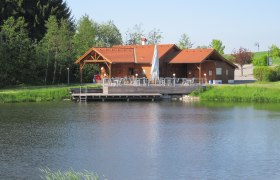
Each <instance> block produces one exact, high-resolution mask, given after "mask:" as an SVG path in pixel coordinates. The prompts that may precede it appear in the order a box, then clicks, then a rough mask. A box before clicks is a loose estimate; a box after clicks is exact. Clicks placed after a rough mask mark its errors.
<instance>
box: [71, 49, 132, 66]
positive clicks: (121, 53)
mask: <svg viewBox="0 0 280 180" xmlns="http://www.w3.org/2000/svg"><path fill="white" fill-rule="evenodd" d="M94 53H98V56H101V57H102V59H103V60H106V61H108V62H110V63H134V51H133V49H126V48H118V49H117V48H90V49H89V50H88V51H87V52H86V53H85V54H84V55H83V56H81V57H80V58H79V59H77V60H76V61H75V63H79V62H80V61H82V60H91V59H92V57H91V56H93V55H94Z"/></svg>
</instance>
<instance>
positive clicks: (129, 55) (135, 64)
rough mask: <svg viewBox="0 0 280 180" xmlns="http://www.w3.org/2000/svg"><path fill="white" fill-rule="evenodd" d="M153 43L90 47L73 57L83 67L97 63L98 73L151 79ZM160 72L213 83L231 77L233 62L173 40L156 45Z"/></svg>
mask: <svg viewBox="0 0 280 180" xmlns="http://www.w3.org/2000/svg"><path fill="white" fill-rule="evenodd" d="M154 47H155V46H154V45H127V46H113V47H112V48H95V47H93V48H90V49H89V50H88V51H87V52H86V53H85V54H84V55H82V56H81V57H80V58H79V59H78V60H76V61H75V63H76V64H79V65H80V73H81V80H82V71H83V67H84V66H85V65H86V64H97V65H98V66H99V68H100V76H101V78H104V77H108V78H111V77H135V76H137V77H139V78H142V77H145V78H148V79H150V77H151V75H150V71H151V64H152V58H153V53H154ZM157 49H158V58H159V76H160V77H173V76H174V75H175V76H176V77H178V78H199V79H202V78H204V79H207V80H209V81H213V82H216V83H228V82H229V81H232V80H234V70H235V68H237V66H236V65H234V64H233V63H231V62H230V61H228V60H227V59H225V58H224V57H223V56H222V55H220V54H219V53H218V52H217V51H216V50H214V49H185V50H180V49H179V48H178V47H177V46H176V45H175V44H159V45H157Z"/></svg>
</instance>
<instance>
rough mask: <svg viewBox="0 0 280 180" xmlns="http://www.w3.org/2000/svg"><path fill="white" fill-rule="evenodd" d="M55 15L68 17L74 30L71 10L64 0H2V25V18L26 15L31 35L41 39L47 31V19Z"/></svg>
mask: <svg viewBox="0 0 280 180" xmlns="http://www.w3.org/2000/svg"><path fill="white" fill-rule="evenodd" d="M51 15H54V16H55V17H56V18H57V19H62V18H63V19H66V20H67V21H68V22H69V23H70V24H71V27H72V30H74V23H73V19H72V17H71V11H70V9H69V7H68V5H67V3H66V1H64V0H49V1H47V0H1V3H0V17H1V21H0V26H1V25H2V22H3V21H2V19H3V20H6V19H8V18H9V17H11V16H12V17H14V18H16V19H17V18H19V17H24V19H25V20H26V22H27V27H28V31H29V37H30V38H32V39H37V40H41V39H42V38H43V36H44V34H45V32H46V28H45V21H47V20H48V18H49V17H50V16H51Z"/></svg>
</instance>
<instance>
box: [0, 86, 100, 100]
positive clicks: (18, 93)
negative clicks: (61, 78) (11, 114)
mask: <svg viewBox="0 0 280 180" xmlns="http://www.w3.org/2000/svg"><path fill="white" fill-rule="evenodd" d="M73 87H80V86H79V85H73V86H65V85H64V86H63V85H57V86H23V87H21V86H20V87H12V88H7V89H1V90H0V103H15V102H46V101H61V100H63V99H70V93H69V92H70V88H73ZM87 87H101V86H100V85H95V84H91V85H87Z"/></svg>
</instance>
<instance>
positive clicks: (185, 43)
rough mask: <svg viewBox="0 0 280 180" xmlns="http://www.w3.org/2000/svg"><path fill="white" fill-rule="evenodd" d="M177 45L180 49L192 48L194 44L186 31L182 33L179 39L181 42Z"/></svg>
mask: <svg viewBox="0 0 280 180" xmlns="http://www.w3.org/2000/svg"><path fill="white" fill-rule="evenodd" d="M177 46H178V47H179V48H180V49H190V48H192V46H193V43H192V42H191V40H190V37H189V36H188V34H187V33H184V34H182V35H181V37H180V39H179V43H178V44H177Z"/></svg>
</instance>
